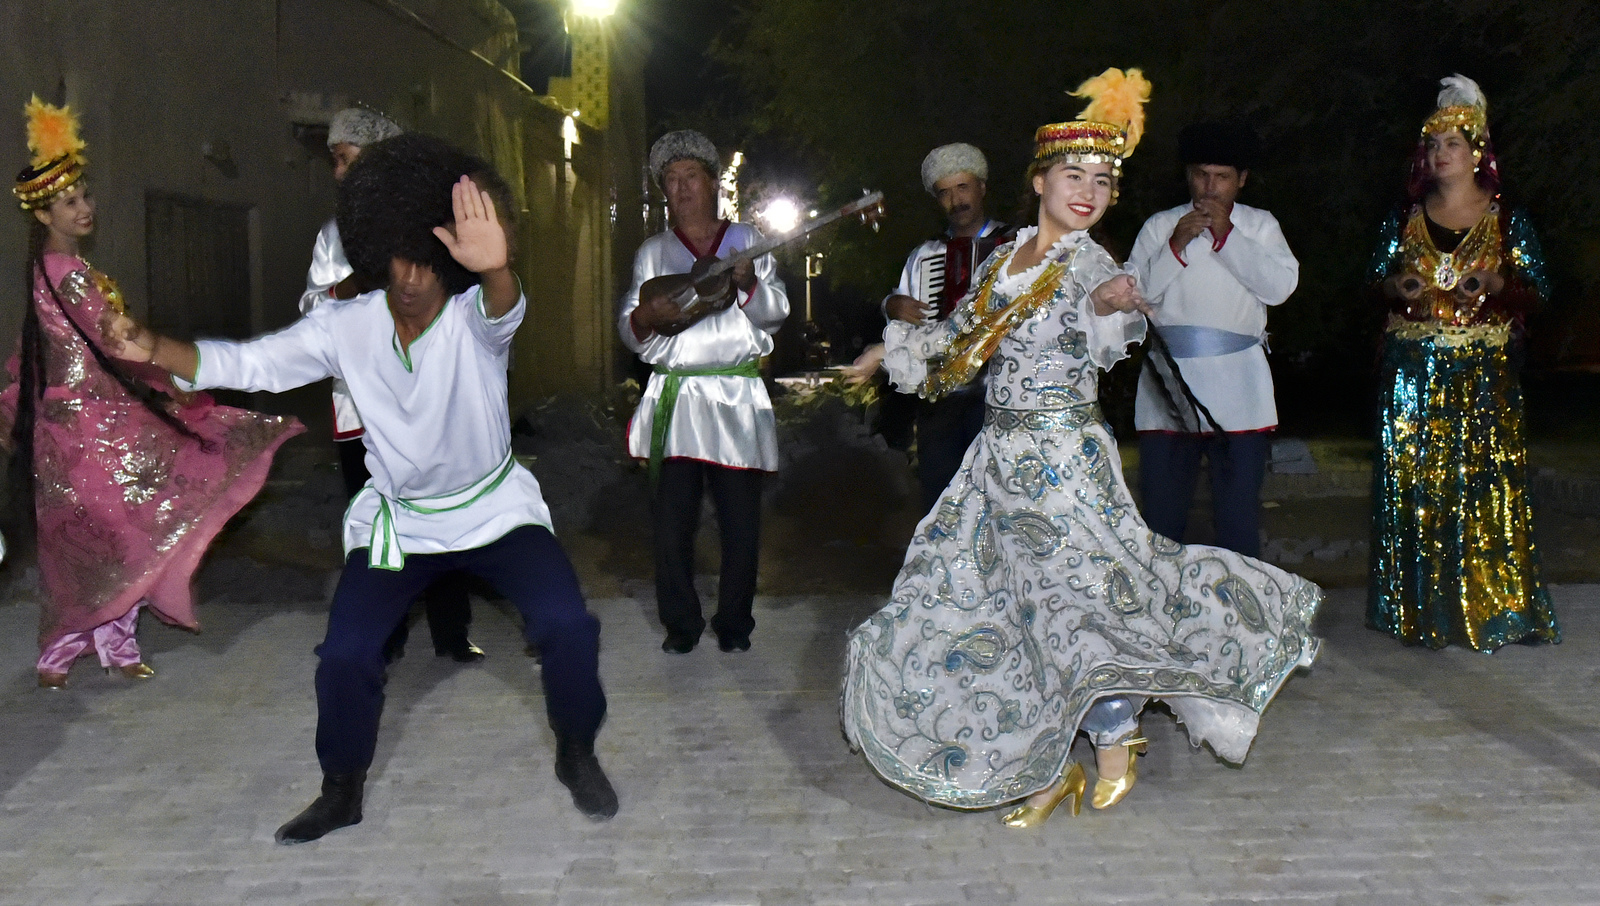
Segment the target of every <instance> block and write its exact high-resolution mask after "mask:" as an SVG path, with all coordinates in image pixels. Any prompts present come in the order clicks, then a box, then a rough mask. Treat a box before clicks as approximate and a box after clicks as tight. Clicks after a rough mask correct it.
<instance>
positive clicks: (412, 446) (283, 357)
mask: <svg viewBox="0 0 1600 906" xmlns="http://www.w3.org/2000/svg"><path fill="white" fill-rule="evenodd" d="M526 310H527V299H526V298H525V297H524V298H519V299H518V300H517V304H516V305H515V306H514V307H512V309H511V310H510V311H509V312H507V313H506V314H505V315H503V316H501V317H500V318H498V319H493V320H491V319H490V318H488V317H486V316H485V313H484V311H483V305H482V302H481V300H480V298H479V293H478V289H477V288H476V287H474V288H473V289H470V290H468V291H467V292H465V293H462V294H461V295H459V296H455V297H453V298H451V299H450V300H449V301H448V302H446V303H445V306H444V308H443V310H441V311H440V312H439V316H438V317H437V318H436V319H435V320H434V322H433V324H431V325H430V326H429V327H428V329H427V330H426V331H424V332H423V333H422V335H421V336H419V337H418V338H417V339H416V340H414V341H413V342H412V343H411V347H410V349H408V350H406V352H404V353H402V352H401V350H400V344H399V341H398V339H397V338H396V337H395V330H394V318H393V316H392V315H391V314H390V312H389V306H388V304H387V300H386V298H385V294H384V293H383V291H381V290H380V291H377V292H371V293H367V294H365V295H361V296H357V297H356V298H354V299H351V300H350V301H349V302H346V303H343V304H341V305H324V306H321V307H318V308H317V309H316V310H314V311H312V312H311V314H309V315H307V316H306V317H304V318H301V319H300V320H299V321H296V322H295V323H294V324H291V325H290V326H288V327H286V328H284V329H283V330H280V331H277V332H276V333H270V334H267V335H265V336H261V337H257V338H256V339H253V340H247V341H245V342H232V341H226V340H202V341H200V342H199V343H197V344H196V345H197V346H198V347H199V350H200V367H199V369H198V371H197V373H196V375H195V381H194V383H193V384H192V385H188V386H192V387H194V388H208V387H231V388H235V389H239V390H268V391H273V392H279V391H284V390H290V389H293V388H295V387H300V386H302V385H305V384H309V383H312V382H313V381H319V380H322V379H324V378H327V377H336V378H342V379H343V380H344V382H345V384H346V385H348V387H349V388H350V395H351V397H352V398H353V399H354V400H355V403H356V406H357V407H358V408H359V409H360V410H361V417H362V420H363V421H365V422H366V428H367V431H366V434H365V436H364V437H363V438H362V440H363V442H364V443H365V444H366V447H367V460H366V461H367V469H368V470H369V471H371V472H372V480H371V481H369V482H368V483H367V486H366V488H364V489H363V490H362V491H361V493H359V494H358V495H356V498H355V499H354V500H353V501H351V504H350V509H349V510H348V511H347V512H346V513H345V523H344V548H345V553H346V555H348V554H349V553H350V551H352V550H355V549H356V548H361V547H369V546H370V547H372V552H371V558H372V565H374V566H379V565H387V566H389V567H390V568H398V565H399V564H400V563H401V562H403V555H404V554H433V553H443V552H445V551H460V550H470V549H472V548H475V547H482V546H484V545H486V544H489V543H490V542H492V541H495V540H496V539H498V538H500V537H501V536H502V535H504V534H506V533H507V532H509V531H511V530H512V529H514V528H516V527H518V526H521V525H542V526H544V527H545V528H550V529H551V530H552V531H553V530H554V529H553V528H552V526H551V524H550V508H549V507H547V506H546V505H545V502H544V497H543V495H542V494H541V493H540V491H539V482H538V480H537V479H535V478H534V477H533V474H532V473H530V472H529V471H528V470H527V469H525V468H523V467H522V466H521V465H519V464H517V462H516V461H515V460H514V459H512V458H511V424H510V418H509V415H508V411H507V406H506V362H507V358H508V354H509V352H510V348H511V337H512V335H513V334H515V333H516V330H517V326H518V325H519V324H521V323H522V317H523V313H524V312H525V311H526ZM183 383H185V382H182V381H180V384H183ZM385 517H387V520H388V525H387V526H385V525H384V522H385ZM375 521H376V522H378V532H379V538H378V542H377V543H376V544H374V543H373V537H374V522H375ZM385 536H387V542H386V541H385ZM380 561H382V562H381V563H380Z"/></svg>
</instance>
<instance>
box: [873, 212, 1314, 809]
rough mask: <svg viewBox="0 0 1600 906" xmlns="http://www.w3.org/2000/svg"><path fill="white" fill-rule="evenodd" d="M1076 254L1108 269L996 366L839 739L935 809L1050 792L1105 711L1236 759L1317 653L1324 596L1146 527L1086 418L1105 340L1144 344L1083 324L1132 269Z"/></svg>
mask: <svg viewBox="0 0 1600 906" xmlns="http://www.w3.org/2000/svg"><path fill="white" fill-rule="evenodd" d="M1027 239H1028V234H1027V233H1026V232H1025V233H1024V234H1022V235H1019V237H1018V242H1019V243H1021V242H1024V241H1026V240H1027ZM1083 241H1087V239H1086V238H1085V239H1084V240H1083ZM1095 251H1099V250H1098V249H1095ZM1011 252H1012V247H1010V246H1005V247H1002V248H1001V249H999V250H997V251H996V253H995V255H994V256H992V257H991V258H990V259H989V261H988V262H986V263H985V265H984V267H985V268H992V267H997V266H1004V265H1005V263H1006V261H1007V260H1008V259H1009V257H1010V254H1011ZM1084 257H1088V258H1090V259H1091V260H1098V261H1099V262H1101V263H1100V265H1099V267H1098V269H1097V270H1096V269H1085V270H1083V271H1081V272H1080V271H1077V270H1075V271H1074V272H1073V273H1071V274H1069V275H1068V277H1067V278H1066V279H1063V281H1062V285H1061V287H1060V289H1059V290H1058V293H1057V296H1056V299H1055V301H1054V303H1053V306H1052V307H1051V308H1050V309H1049V310H1048V311H1046V312H1043V313H1042V314H1041V315H1040V316H1038V317H1036V318H1035V319H1033V320H1031V321H1030V322H1028V323H1027V324H1025V325H1024V326H1023V327H1022V328H1019V330H1017V331H1016V332H1014V333H1013V334H1012V335H1011V336H1010V337H1008V338H1007V340H1006V341H1005V342H1004V343H1003V344H1002V346H1001V349H1000V351H999V352H998V353H997V354H996V357H995V359H993V360H991V361H992V366H991V368H990V377H989V380H990V386H989V406H990V408H989V411H988V413H987V415H986V417H985V424H984V428H983V431H982V433H980V434H979V435H978V439H977V440H976V441H975V442H974V443H973V445H972V447H971V448H970V449H969V450H968V451H967V456H966V460H965V461H964V463H963V465H962V469H961V471H960V472H959V473H957V475H956V477H955V479H954V480H953V481H952V482H951V484H950V486H949V487H948V488H947V489H946V490H945V493H944V496H943V498H942V499H941V501H940V503H939V505H938V506H937V507H936V508H935V510H934V511H933V512H932V513H930V514H928V516H927V517H925V518H924V519H923V521H922V523H921V524H920V525H919V526H918V527H917V532H916V534H915V535H914V536H913V538H912V541H911V545H910V547H909V548H908V550H907V551H906V560H905V566H904V567H903V568H902V569H901V572H900V575H899V577H898V578H897V579H896V581H895V585H894V589H893V592H892V595H891V598H890V601H889V603H888V605H887V606H886V607H884V608H883V609H882V610H880V611H879V612H878V613H877V614H875V615H874V616H873V617H871V618H870V619H868V620H867V621H866V622H865V623H863V624H862V625H861V626H860V627H858V628H857V629H855V630H854V631H853V632H852V633H851V635H850V639H849V649H848V653H847V660H846V675H845V681H844V690H843V701H842V705H843V722H844V729H845V734H846V736H847V738H848V739H849V741H850V743H851V744H852V745H853V746H854V747H856V748H858V749H860V750H861V751H862V752H863V753H864V754H865V756H866V758H867V760H868V762H869V763H870V764H871V765H872V766H873V768H874V769H876V770H877V771H878V772H879V773H880V774H881V775H883V777H884V778H885V779H887V780H888V781H889V782H891V783H893V784H895V785H896V786H899V787H901V788H902V789H904V790H906V791H907V792H909V793H912V794H913V795H916V796H918V797H920V798H922V799H925V800H927V801H929V802H933V803H937V804H939V805H944V806H950V807H954V808H988V807H993V806H998V805H1001V804H1004V803H1007V802H1010V801H1013V800H1016V799H1019V798H1022V797H1024V796H1028V795H1030V794H1032V793H1035V792H1038V791H1039V790H1041V789H1043V788H1044V787H1046V786H1048V785H1049V784H1050V783H1052V782H1053V781H1054V780H1055V779H1056V778H1057V777H1059V776H1060V774H1061V772H1062V769H1063V768H1064V767H1065V764H1066V761H1067V757H1068V751H1069V749H1070V747H1071V743H1072V740H1073V738H1074V736H1075V735H1076V733H1077V730H1078V725H1079V722H1080V721H1081V720H1082V718H1083V716H1084V714H1085V712H1086V711H1087V710H1088V709H1089V706H1090V705H1091V704H1093V703H1094V702H1095V700H1096V699H1099V698H1102V697H1106V696H1113V695H1128V696H1136V697H1156V698H1161V699H1163V700H1164V701H1165V702H1166V703H1167V704H1168V705H1169V706H1170V707H1171V708H1172V710H1173V712H1174V713H1175V714H1176V715H1177V716H1178V718H1179V720H1180V721H1182V723H1183V725H1184V726H1185V728H1186V729H1187V731H1188V733H1189V736H1190V739H1191V741H1192V742H1194V743H1195V744H1197V745H1198V744H1200V743H1207V744H1209V745H1211V746H1212V748H1213V749H1214V751H1216V753H1217V754H1218V755H1219V756H1221V757H1223V758H1224V759H1227V760H1229V761H1235V762H1237V761H1242V760H1243V759H1244V757H1245V755H1246V753H1247V752H1248V750H1249V747H1250V744H1251V741H1252V740H1253V739H1254V736H1255V732H1256V728H1257V725H1258V721H1259V717H1260V714H1261V712H1262V711H1263V709H1265V708H1266V706H1267V704H1268V703H1269V702H1271V700H1272V698H1273V696H1274V695H1275V694H1276V693H1277V691H1278V689H1279V688H1280V687H1281V686H1282V684H1283V683H1284V681H1285V680H1286V679H1287V678H1288V677H1289V675H1290V674H1291V673H1292V672H1293V671H1294V669H1295V668H1296V667H1299V666H1306V665H1309V664H1310V663H1311V661H1312V660H1313V659H1314V658H1315V656H1316V652H1317V647H1318V644H1319V643H1318V640H1317V639H1316V638H1315V637H1314V636H1313V635H1312V634H1311V620H1312V617H1313V616H1314V615H1315V613H1316V610H1317V606H1318V604H1319V603H1320V601H1321V597H1322V592H1321V590H1320V589H1319V588H1317V587H1316V586H1315V585H1313V584H1311V583H1309V582H1307V581H1305V580H1304V579H1301V578H1299V577H1297V576H1294V575H1291V574H1289V573H1286V572H1284V571H1282V570H1280V569H1278V568H1276V567H1274V566H1271V565H1269V564H1266V563H1262V562H1259V561H1256V560H1252V559H1250V558H1248V557H1244V556H1241V555H1239V554H1235V553H1233V552H1231V551H1225V550H1221V549H1218V548H1210V547H1203V546H1198V545H1194V546H1184V545H1182V544H1178V543H1176V542H1174V541H1171V540H1169V539H1167V538H1162V537H1160V536H1157V535H1154V534H1152V533H1151V532H1150V530H1149V529H1148V528H1146V527H1145V525H1144V522H1143V520H1142V519H1140V517H1139V514H1138V511H1137V509H1136V508H1135V507H1134V505H1133V501H1132V498H1131V497H1130V496H1129V493H1128V487H1127V484H1126V482H1125V480H1124V479H1123V475H1122V469H1121V463H1120V458H1119V455H1118V453H1117V447H1116V442H1115V441H1114V440H1113V439H1112V437H1111V434H1110V432H1109V430H1108V429H1107V428H1106V426H1105V425H1104V424H1103V422H1102V420H1101V417H1100V413H1099V409H1098V404H1097V403H1095V402H1094V400H1095V397H1096V388H1097V378H1098V372H1099V369H1100V368H1101V367H1108V366H1109V365H1110V364H1111V363H1112V361H1114V355H1110V354H1108V353H1109V352H1110V350H1111V344H1108V343H1107V342H1106V341H1105V340H1104V339H1103V338H1105V337H1107V336H1111V337H1116V336H1118V335H1122V336H1128V335H1130V334H1131V333H1132V331H1131V330H1129V329H1127V327H1126V325H1121V326H1119V325H1118V324H1115V323H1112V324H1105V323H1100V324H1092V323H1085V322H1087V321H1088V320H1089V319H1091V318H1097V317H1099V316H1095V315H1093V314H1092V313H1091V312H1090V311H1089V310H1088V308H1087V307H1086V305H1087V295H1088V292H1089V290H1090V289H1092V288H1093V287H1095V286H1098V285H1099V284H1100V283H1101V282H1103V281H1104V280H1105V279H1109V277H1110V276H1113V275H1115V274H1116V273H1118V272H1119V271H1117V270H1116V269H1115V266H1114V265H1112V264H1111V263H1110V259H1109V256H1105V255H1104V253H1103V252H1100V253H1099V255H1098V256H1084ZM1029 279H1031V278H1030V277H1029V273H1028V272H1023V273H1020V274H1017V275H1011V277H1009V278H1008V279H1004V280H1002V281H999V282H997V285H996V289H995V292H996V293H1000V292H1001V291H1004V292H1006V293H1011V292H1015V291H1016V287H1018V286H1019V285H1020V286H1021V287H1023V288H1024V289H1025V288H1026V286H1027V282H1026V281H1027V280H1029ZM1115 317H1117V316H1108V318H1107V319H1106V320H1111V319H1112V318H1115ZM938 329H939V328H938V326H937V325H932V326H930V327H928V328H920V329H917V330H913V331H902V332H901V333H900V334H899V336H898V337H897V340H898V342H900V344H901V348H900V353H901V354H900V356H899V362H900V363H902V364H903V363H906V362H908V361H911V360H912V359H916V358H930V357H934V356H936V355H937V354H938V348H939V342H938V338H937V337H936V336H933V335H932V334H933V332H934V331H937V330H938ZM918 330H920V331H921V333H918V332H917V331H918ZM1095 337H1099V338H1101V339H1099V340H1096V339H1094V338H1095ZM913 348H915V351H914V352H913V353H912V354H910V355H908V354H907V353H908V351H910V350H912V349H913ZM1091 350H1094V355H1095V358H1094V360H1093V361H1091V360H1090V358H1089V355H1090V351H1091ZM891 351H893V350H891ZM1115 354H1116V355H1120V354H1121V348H1120V347H1117V348H1116V352H1115ZM1108 359H1110V360H1109V361H1108ZM915 370H916V369H915V366H914V365H913V366H912V367H911V369H910V371H912V372H914V371H915ZM897 371H902V369H901V367H900V365H891V378H892V379H894V380H895V381H896V383H899V384H901V386H906V384H905V383H903V382H902V377H906V375H905V374H904V373H903V372H902V373H900V374H897V373H896V372H897ZM908 379H909V378H908Z"/></svg>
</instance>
